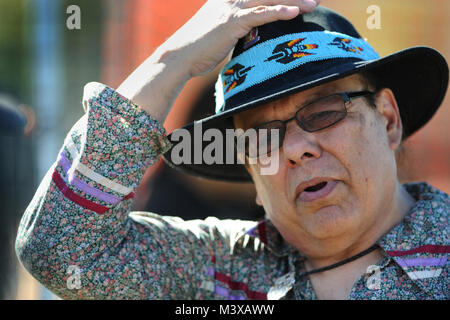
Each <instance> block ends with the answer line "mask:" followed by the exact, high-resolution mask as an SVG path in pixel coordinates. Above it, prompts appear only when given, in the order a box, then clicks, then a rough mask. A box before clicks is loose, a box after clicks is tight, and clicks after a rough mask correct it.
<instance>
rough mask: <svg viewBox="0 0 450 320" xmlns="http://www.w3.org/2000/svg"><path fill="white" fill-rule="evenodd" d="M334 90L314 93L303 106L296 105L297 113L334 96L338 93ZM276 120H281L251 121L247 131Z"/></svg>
mask: <svg viewBox="0 0 450 320" xmlns="http://www.w3.org/2000/svg"><path fill="white" fill-rule="evenodd" d="M333 89H334V88H333V87H331V88H330V89H328V90H326V89H323V90H318V91H316V92H314V93H312V94H311V96H310V97H309V98H308V99H306V100H305V101H303V102H302V103H301V104H298V105H297V104H296V105H297V106H296V111H295V112H297V111H298V110H299V109H300V108H302V107H304V106H306V105H308V104H310V103H311V102H314V101H316V100H319V99H321V98H325V97H327V96H329V95H332V94H334V93H336V92H333V91H334V90H333ZM272 108H273V107H272ZM275 108H276V107H275ZM275 120H279V119H272V120H265V121H261V119H259V121H258V117H256V121H250V125H247V126H248V128H247V129H250V128H255V127H257V126H259V125H261V124H264V123H268V122H271V121H275Z"/></svg>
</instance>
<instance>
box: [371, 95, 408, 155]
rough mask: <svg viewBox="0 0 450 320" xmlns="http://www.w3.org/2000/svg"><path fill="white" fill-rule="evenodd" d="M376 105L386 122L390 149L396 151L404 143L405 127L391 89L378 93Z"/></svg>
mask: <svg viewBox="0 0 450 320" xmlns="http://www.w3.org/2000/svg"><path fill="white" fill-rule="evenodd" d="M375 103H376V106H377V110H378V111H379V112H380V115H381V116H382V118H383V121H384V125H385V129H386V133H387V137H388V143H389V147H390V148H391V150H396V149H397V148H398V147H399V145H400V143H401V142H402V132H403V126H402V120H401V118H400V112H399V109H398V105H397V100H396V99H395V95H394V93H393V92H392V90H391V89H388V88H383V89H381V90H379V91H378V92H377V94H376V96H375Z"/></svg>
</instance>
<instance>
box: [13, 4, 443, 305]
mask: <svg viewBox="0 0 450 320" xmlns="http://www.w3.org/2000/svg"><path fill="white" fill-rule="evenodd" d="M316 2H318V1H294V0H285V1H282V0H279V1H269V0H247V1H209V2H207V3H206V4H205V5H204V6H203V7H202V9H200V11H199V12H198V13H197V14H196V15H195V16H194V17H193V18H192V19H191V20H190V21H189V22H188V23H187V24H186V25H185V26H183V27H182V28H181V29H180V30H178V31H177V32H176V33H175V34H174V35H173V36H172V37H171V38H170V39H168V40H167V41H166V42H165V43H164V44H163V45H162V46H161V47H160V48H158V50H157V51H156V52H155V53H154V55H152V56H151V57H150V58H148V60H146V61H145V62H144V63H143V64H142V65H141V66H140V67H139V68H138V69H137V70H135V72H134V73H133V74H131V75H130V76H129V77H128V79H126V80H125V81H124V82H123V83H122V85H121V86H120V87H119V88H118V89H117V91H114V90H113V89H111V88H107V87H105V86H103V85H100V84H89V85H88V86H86V88H85V97H84V101H83V103H84V107H85V109H86V111H87V113H86V115H85V116H83V117H82V118H81V119H80V120H79V122H78V123H77V124H76V125H75V126H74V128H73V129H72V130H71V132H70V133H69V134H68V136H67V138H66V141H65V143H64V146H63V148H62V149H61V152H60V154H59V157H58V160H57V162H56V163H55V165H54V166H52V168H51V169H50V171H49V172H48V174H47V176H46V177H45V179H44V181H43V182H42V184H41V186H40V187H39V189H38V191H37V193H36V196H35V197H34V199H33V200H32V202H31V203H30V206H29V208H28V209H27V211H26V212H25V215H24V217H23V219H22V222H21V226H20V228H19V233H18V236H17V241H16V251H17V254H18V256H19V257H20V259H21V261H22V263H23V264H24V266H25V267H26V268H27V269H28V270H29V271H30V272H31V273H32V274H33V275H34V276H35V277H36V278H37V279H38V280H39V281H41V282H42V283H44V284H45V285H46V286H47V287H48V288H49V289H51V290H52V291H53V292H55V293H56V294H57V295H59V296H61V297H63V298H128V299H131V298H140V299H149V298H150V299H180V298H189V299H267V298H269V299H448V298H449V297H450V292H449V281H448V267H447V264H446V261H447V254H448V252H449V241H448V218H447V213H448V208H449V198H448V195H446V194H445V193H443V192H441V191H438V190H436V189H434V188H433V187H431V186H429V185H427V184H426V183H422V184H409V185H401V184H400V183H399V181H398V179H397V174H396V163H395V152H396V150H397V149H398V148H399V146H400V144H401V141H402V139H405V138H407V137H408V136H409V135H411V134H412V133H413V132H415V131H416V130H418V129H419V128H420V127H421V126H422V125H424V124H425V122H426V121H428V120H429V119H430V117H431V116H432V115H433V113H434V112H435V111H436V109H437V108H438V107H439V105H440V103H441V102H442V99H443V97H444V94H445V91H446V88H447V83H448V67H447V64H446V63H445V60H444V59H443V58H442V56H441V55H440V54H439V53H437V52H436V51H435V50H433V49H430V48H424V47H420V48H412V49H407V50H405V51H402V52H400V53H396V54H394V55H391V56H388V57H385V58H379V57H378V55H377V54H376V52H375V51H374V50H373V48H372V47H371V46H370V45H369V44H368V43H367V42H365V41H363V40H362V39H360V36H359V35H358V33H357V32H356V30H354V28H353V26H352V25H351V24H350V23H349V22H348V21H347V20H345V19H344V18H343V17H341V16H339V15H337V14H336V13H334V12H332V11H330V10H327V9H325V8H320V7H319V8H317V9H315V7H316V4H317V3H316ZM314 9H315V10H314ZM313 10H314V11H313ZM238 39H240V40H239V41H238ZM233 47H234V50H233V55H232V58H231V60H230V61H229V62H228V63H227V65H226V66H225V67H224V68H223V70H222V72H221V73H220V75H219V80H218V82H217V85H216V100H217V102H216V115H214V116H212V117H209V118H206V119H203V120H201V121H199V122H196V123H195V124H190V125H188V126H186V127H185V128H184V129H185V130H187V131H188V132H191V133H192V135H195V133H196V130H198V128H199V126H198V125H200V124H201V125H202V128H203V130H207V129H216V130H218V131H219V132H222V133H223V134H224V136H225V135H226V129H230V128H237V129H241V130H242V131H241V132H247V129H255V130H256V131H257V132H258V134H259V133H260V132H261V133H263V134H262V135H258V139H257V141H256V142H255V141H253V142H252V141H250V142H249V148H247V147H245V145H244V149H242V148H239V147H238V148H237V151H238V155H237V157H238V158H239V159H240V160H241V162H233V163H228V164H221V163H220V161H219V163H213V164H206V163H205V162H204V161H203V162H202V161H182V162H180V161H179V157H178V156H180V155H179V154H178V155H177V153H176V152H173V151H174V150H175V149H176V146H180V144H182V143H183V142H181V141H179V144H177V143H176V142H177V139H176V138H175V136H176V134H175V132H174V134H173V135H172V136H171V139H170V140H171V141H172V142H173V148H172V149H171V143H170V142H169V141H168V139H166V138H165V137H164V130H163V128H162V126H161V125H160V123H161V122H162V121H164V118H165V116H166V114H167V112H168V110H169V108H170V105H171V103H172V101H173V100H174V98H175V97H176V95H177V92H178V91H179V90H180V88H181V87H182V86H183V85H184V83H185V82H186V81H187V80H188V79H189V78H190V77H193V76H197V75H199V74H203V73H205V72H208V71H210V70H211V69H213V68H214V67H215V66H216V65H217V64H218V63H220V62H221V61H222V60H223V59H224V58H225V57H226V56H227V54H228V53H229V51H230V50H231V49H232V48H233ZM264 130H265V131H264ZM267 130H269V131H267ZM272 130H273V131H272ZM205 132H206V131H205ZM216 132H217V131H216ZM269 132H270V134H269ZM264 133H266V135H264ZM240 137H242V136H240ZM194 140H195V139H192V141H194ZM238 140H240V139H238ZM250 140H251V139H250ZM255 146H256V149H253V148H252V147H255ZM198 147H199V146H197V145H195V143H194V146H193V148H194V149H195V148H198ZM207 147H208V145H206V144H205V145H203V144H202V145H201V146H200V149H201V151H203V152H202V153H201V154H203V155H204V154H205V151H206V148H207ZM227 147H229V146H228V145H226V144H224V145H223V148H224V150H225V152H226V151H227V150H229V149H227ZM260 147H261V148H260ZM268 148H270V149H268ZM251 150H257V152H258V153H257V154H256V155H255V154H252V152H251ZM194 151H195V150H194ZM216 151H217V152H218V153H221V152H220V150H216ZM193 153H195V152H193ZM161 154H164V157H165V159H166V161H168V162H169V163H171V164H172V165H174V166H176V167H179V168H180V169H182V170H185V171H188V172H191V173H193V174H196V175H200V176H203V177H210V178H217V179H223V180H234V181H248V180H249V179H251V180H252V181H253V183H254V184H255V187H256V191H257V200H256V201H257V203H258V204H260V205H262V206H263V207H264V209H265V212H266V217H267V219H266V220H264V221H261V222H259V223H256V222H252V221H236V220H226V221H219V220H217V219H215V218H208V219H205V220H194V221H183V220H181V219H177V218H171V217H163V216H159V215H157V214H153V213H148V212H133V213H130V212H129V206H130V203H131V198H132V196H133V189H134V188H135V187H136V186H137V184H138V183H139V180H140V178H141V177H142V174H143V172H144V170H145V168H146V167H148V166H149V165H150V164H151V163H153V162H154V161H156V159H158V157H159V156H160V155H161ZM222 154H225V153H223V152H222ZM183 156H184V155H182V157H183ZM193 157H194V158H195V154H194V155H193ZM255 158H256V161H255ZM267 159H269V160H270V161H271V162H273V163H275V164H276V167H277V170H275V172H271V173H270V174H264V173H263V170H262V169H265V168H266V166H267V162H264V161H263V160H267ZM188 160H189V159H188ZM194 160H195V159H194ZM242 162H244V164H242ZM224 163H226V162H224Z"/></svg>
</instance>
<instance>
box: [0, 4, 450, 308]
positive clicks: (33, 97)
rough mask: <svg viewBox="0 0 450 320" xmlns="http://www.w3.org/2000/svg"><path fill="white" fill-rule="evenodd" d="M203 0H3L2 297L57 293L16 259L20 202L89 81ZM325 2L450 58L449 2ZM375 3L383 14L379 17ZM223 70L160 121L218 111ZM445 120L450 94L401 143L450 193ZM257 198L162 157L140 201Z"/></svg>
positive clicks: (202, 206) (406, 165) (198, 211)
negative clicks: (217, 94)
mask: <svg viewBox="0 0 450 320" xmlns="http://www.w3.org/2000/svg"><path fill="white" fill-rule="evenodd" d="M204 2H205V1H204V0H189V1H182V0H165V1H159V0H114V1H113V0H96V1H88V0H71V1H66V0H0V127H1V129H0V182H1V183H0V203H1V204H2V213H1V214H0V255H1V256H0V299H56V297H55V296H54V295H52V294H51V293H50V292H49V291H47V290H46V289H45V288H43V287H41V286H40V285H39V284H38V283H37V282H36V281H35V280H34V279H33V278H32V277H31V276H30V275H29V274H28V273H27V272H26V271H25V270H24V269H23V268H22V267H21V266H20V264H19V262H18V261H17V259H16V257H15V254H14V241H15V235H16V230H17V226H18V223H19V220H20V217H21V215H22V213H23V211H24V210H25V208H26V206H27V205H28V203H29V202H30V200H31V198H32V197H33V195H34V192H35V191H36V188H37V187H38V185H39V183H40V181H41V179H42V178H43V176H44V174H45V173H46V171H47V170H48V168H49V167H50V166H51V164H52V163H53V162H54V161H55V160H56V157H57V152H58V150H59V148H60V147H61V145H62V143H63V140H64V137H65V135H66V134H67V132H68V131H69V129H70V128H71V127H72V125H73V124H74V123H75V122H76V120H78V118H80V117H81V116H82V114H83V108H82V106H81V98H82V93H83V86H84V85H85V84H86V83H88V82H90V81H99V82H102V83H105V84H107V85H109V86H111V87H113V88H114V87H117V86H118V85H119V84H120V83H121V82H122V81H123V80H124V79H125V78H126V77H127V75H128V74H129V73H131V72H132V71H133V70H134V68H136V67H137V66H138V65H139V64H140V63H141V62H142V61H143V60H144V59H145V58H146V57H148V56H149V55H150V54H151V53H152V52H153V51H154V50H155V48H156V47H157V46H158V45H160V44H161V43H162V42H163V41H164V40H165V39H166V38H167V37H169V36H170V35H171V34H172V33H173V32H174V31H175V30H177V29H178V28H179V27H181V26H182V25H183V24H184V23H185V22H186V21H187V20H188V19H189V18H190V17H191V16H192V15H193V14H194V13H195V12H196V11H197V10H198V9H199V8H200V7H201V5H202V4H203V3H204ZM71 5H76V6H78V8H79V9H80V18H81V19H80V20H79V21H77V20H74V19H75V17H74V16H73V14H74V13H75V12H76V11H72V10H69V13H68V12H67V10H68V8H69V6H71ZM322 5H324V6H327V7H329V8H332V9H334V10H336V11H338V12H339V13H341V14H343V15H344V16H346V17H347V18H348V19H349V20H350V21H352V22H353V24H354V25H355V27H356V28H357V29H358V30H359V32H360V33H361V35H362V36H363V37H365V38H367V39H368V41H369V42H370V43H371V44H372V46H374V48H375V49H376V50H377V51H378V52H379V53H380V55H381V56H385V55H388V54H391V53H393V52H395V51H398V50H401V49H403V48H406V47H411V46H416V45H425V46H430V47H433V48H435V49H437V50H439V51H440V52H441V53H442V54H443V55H444V56H445V57H446V59H447V61H450V36H449V32H450V1H448V0H433V1H428V2H424V1H421V0H396V1H391V0H370V1H368V0H322ZM373 5H375V6H376V7H370V6H373ZM72 8H73V7H72ZM378 9H379V14H380V15H379V16H378V17H377V18H380V20H374V14H377V13H378V12H377V10H378ZM373 10H375V11H373ZM78 22H79V25H77V23H78ZM377 23H379V25H377ZM72 27H75V28H72ZM77 27H79V28H77ZM215 77H216V74H214V73H212V74H209V75H207V76H204V77H199V78H195V79H192V80H190V81H189V82H188V84H187V85H186V87H185V88H184V89H183V91H182V92H181V94H180V96H179V98H178V99H177V101H176V103H175V106H174V108H173V109H172V110H171V112H170V114H169V117H168V118H167V120H166V122H165V124H164V126H165V128H166V129H167V131H168V132H171V131H173V130H174V129H176V128H178V127H180V126H182V125H184V124H185V123H187V122H189V121H191V120H193V119H198V118H201V117H203V116H204V115H205V114H210V113H211V112H213V110H214V99H213V88H212V87H213V83H214V81H215ZM411 94H415V93H414V92H411ZM449 119H450V95H449V94H447V96H446V99H445V101H444V103H443V105H442V106H441V108H440V109H439V111H438V112H437V113H436V115H435V116H434V117H433V119H432V120H431V121H430V122H429V123H428V124H427V125H426V127H424V128H423V129H422V130H420V131H419V132H418V133H416V134H415V135H414V136H412V137H411V138H410V139H408V140H407V141H406V142H405V144H404V153H403V155H402V159H400V160H401V161H399V163H400V164H399V176H400V179H401V181H404V182H406V181H418V180H422V181H427V182H429V183H431V184H432V185H433V186H435V187H437V188H439V189H441V190H443V191H445V192H447V193H449V192H450V180H449V177H450V165H449V164H450V141H449V139H450V136H449V130H448V127H449V125H450V122H449ZM254 197H255V194H254V190H253V187H252V186H251V185H248V184H231V183H221V182H214V181H207V180H203V179H198V178H193V177H190V176H187V175H184V174H181V173H179V172H175V171H173V170H172V169H169V168H168V167H167V166H166V165H165V164H164V163H163V162H160V163H157V164H155V165H154V166H152V167H150V168H149V169H148V170H147V172H146V174H145V176H144V179H143V181H142V183H141V185H140V186H139V188H138V190H137V196H136V199H135V202H134V207H135V209H139V210H148V211H155V212H157V213H160V214H166V215H179V213H180V208H183V209H184V211H185V212H186V214H185V215H184V216H182V217H183V218H185V219H192V218H204V217H206V216H209V215H215V216H218V217H220V218H241V219H260V218H262V217H263V212H262V210H261V209H260V208H258V207H257V206H256V205H255V204H254Z"/></svg>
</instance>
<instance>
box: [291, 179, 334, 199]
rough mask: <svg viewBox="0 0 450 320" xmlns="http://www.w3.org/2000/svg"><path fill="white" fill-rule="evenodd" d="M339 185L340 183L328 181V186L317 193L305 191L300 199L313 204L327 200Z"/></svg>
mask: <svg viewBox="0 0 450 320" xmlns="http://www.w3.org/2000/svg"><path fill="white" fill-rule="evenodd" d="M337 183H338V182H337V181H327V185H326V186H325V187H323V188H322V189H320V190H318V191H315V192H306V191H303V192H302V193H300V195H299V199H300V200H301V201H303V202H311V201H315V200H319V199H322V198H325V197H326V196H327V195H329V194H330V193H331V192H332V191H333V190H334V188H336V186H337Z"/></svg>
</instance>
